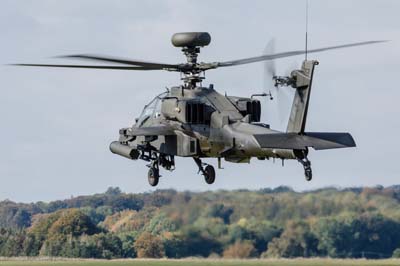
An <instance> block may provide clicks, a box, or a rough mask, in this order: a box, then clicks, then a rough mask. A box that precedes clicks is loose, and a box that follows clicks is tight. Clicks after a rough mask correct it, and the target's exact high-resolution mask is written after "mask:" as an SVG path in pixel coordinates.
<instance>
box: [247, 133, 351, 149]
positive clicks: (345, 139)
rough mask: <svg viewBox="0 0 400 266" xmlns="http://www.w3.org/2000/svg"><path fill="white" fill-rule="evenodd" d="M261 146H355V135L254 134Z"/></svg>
mask: <svg viewBox="0 0 400 266" xmlns="http://www.w3.org/2000/svg"><path fill="white" fill-rule="evenodd" d="M254 137H255V138H256V140H257V141H258V143H259V144H260V146H261V148H271V149H295V150H303V149H305V148H307V147H312V148H314V149H315V150H326V149H338V148H349V147H355V146H356V143H355V142H354V139H353V137H352V136H351V135H350V134H349V133H331V132H329V133H328V132H309V133H304V134H302V135H299V134H297V133H271V134H259V135H254Z"/></svg>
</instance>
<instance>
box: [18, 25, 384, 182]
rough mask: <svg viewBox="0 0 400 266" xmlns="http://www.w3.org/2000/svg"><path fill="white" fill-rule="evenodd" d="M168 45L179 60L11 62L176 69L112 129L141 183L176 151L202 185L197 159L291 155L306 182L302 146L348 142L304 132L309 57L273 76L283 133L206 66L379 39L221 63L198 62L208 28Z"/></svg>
mask: <svg viewBox="0 0 400 266" xmlns="http://www.w3.org/2000/svg"><path fill="white" fill-rule="evenodd" d="M171 42H172V44H173V45H174V46H175V47H177V48H180V49H181V50H182V52H183V54H184V55H185V56H186V63H180V64H166V63H154V62H147V61H140V60H131V59H124V58H116V57H108V56H99V55H91V54H77V55H67V56H62V57H63V58H72V59H81V60H92V61H97V62H108V63H114V64H113V65H71V64H14V65H19V66H37V67H62V68H87V69H112V70H138V71H139V70H140V71H153V70H164V71H171V72H179V73H180V74H181V80H182V81H183V82H182V84H181V85H177V86H174V87H171V88H170V89H167V91H165V92H163V93H160V94H158V95H157V96H156V97H155V98H154V99H153V100H152V101H151V102H150V103H148V104H147V105H145V107H144V109H143V111H142V113H141V114H140V116H139V117H138V118H136V119H135V123H134V125H132V126H129V127H124V128H121V129H120V130H119V139H118V140H116V141H113V142H112V143H111V144H110V150H111V152H112V153H114V154H117V155H120V156H122V157H125V158H128V159H130V160H139V159H141V160H144V161H146V162H148V164H147V166H148V168H149V170H148V176H147V178H148V182H149V184H150V185H151V186H157V184H158V183H159V179H160V177H161V175H160V169H161V167H162V168H164V169H165V170H168V171H173V170H175V157H176V156H179V157H192V158H193V159H194V162H195V163H196V165H197V168H198V171H199V173H201V174H202V175H203V176H204V179H205V182H206V183H207V184H213V183H214V181H215V177H216V172H215V168H214V167H213V166H212V165H211V164H208V163H204V162H203V161H202V159H204V158H216V159H217V163H218V168H219V169H221V168H222V167H221V160H222V159H224V160H225V161H228V162H233V163H249V162H250V160H251V159H252V158H257V159H259V160H265V159H270V158H272V159H276V158H277V159H281V160H282V162H283V161H284V160H297V161H298V162H299V163H300V164H301V165H302V166H303V168H304V175H305V178H306V180H307V181H310V180H311V179H312V169H311V161H310V160H309V159H308V154H309V148H313V149H315V150H326V149H337V148H349V147H355V146H356V144H355V141H354V139H353V137H352V136H351V134H349V133H341V132H308V131H306V121H307V114H308V109H309V102H310V93H311V87H312V81H313V75H314V69H315V67H316V66H317V65H318V64H319V63H318V61H316V60H308V59H307V57H306V59H305V60H304V61H303V63H302V66H301V68H300V69H294V70H293V71H292V72H291V73H290V75H288V76H276V75H274V76H273V77H272V79H273V81H274V86H275V87H288V88H292V89H294V90H295V94H294V98H293V102H292V106H291V111H290V116H289V120H288V124H287V128H286V132H281V131H277V130H273V129H271V128H270V125H268V124H266V123H262V122H261V102H260V100H259V99H256V98H257V96H269V97H270V99H271V100H272V99H273V96H272V95H271V93H262V94H253V95H251V96H250V97H237V96H227V95H226V94H225V95H223V94H221V93H219V92H218V91H217V90H216V89H215V88H214V85H213V84H210V85H209V86H207V87H204V86H202V82H203V81H204V79H205V75H204V73H205V71H208V70H212V69H216V68H220V67H232V66H237V65H243V64H249V63H255V62H262V61H264V62H266V61H272V60H276V59H279V58H285V57H291V56H296V55H302V54H309V53H316V52H323V51H327V50H333V49H342V48H349V47H355V46H361V45H368V44H375V43H380V42H384V41H367V42H358V43H351V44H345V45H338V46H330V47H324V48H318V49H312V50H307V49H306V50H296V51H288V52H281V53H272V54H264V55H261V56H255V57H250V58H244V59H239V60H231V61H222V62H211V63H207V62H198V60H197V59H198V55H199V54H200V48H203V47H205V46H208V45H209V44H210V42H211V36H210V34H209V33H207V32H182V33H175V34H174V35H173V36H172V39H171Z"/></svg>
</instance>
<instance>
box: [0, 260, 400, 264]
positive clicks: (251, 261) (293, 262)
mask: <svg viewBox="0 0 400 266" xmlns="http://www.w3.org/2000/svg"><path fill="white" fill-rule="evenodd" d="M26 265H28V266H47V265H57V266H92V265H93V266H95V265H99V266H128V265H129V266H184V265H185V266H186V265H191V266H217V265H222V266H336V265H340V266H399V265H400V259H397V260H396V259H387V260H365V259H357V260H356V259H344V260H338V259H253V260H225V259H181V260H172V259H160V260H156V259H125V260H94V259H87V260H85V259H22V258H15V259H10V258H2V259H0V266H26Z"/></svg>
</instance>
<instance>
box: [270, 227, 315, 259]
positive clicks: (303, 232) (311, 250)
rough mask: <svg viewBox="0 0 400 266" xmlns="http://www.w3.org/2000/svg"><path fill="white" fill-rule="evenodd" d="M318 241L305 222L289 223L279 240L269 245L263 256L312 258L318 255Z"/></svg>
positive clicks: (274, 240)
mask: <svg viewBox="0 0 400 266" xmlns="http://www.w3.org/2000/svg"><path fill="white" fill-rule="evenodd" d="M317 245H318V239H317V238H316V237H315V236H314V235H313V234H312V233H311V231H310V227H309V225H308V224H307V223H305V222H294V221H289V222H288V223H287V225H286V227H285V230H284V231H283V233H282V235H281V236H280V237H279V238H274V239H273V240H272V241H271V242H269V244H268V249H267V251H266V253H264V254H263V256H266V257H284V258H293V257H311V256H313V255H316V254H318V253H317V252H318V250H317Z"/></svg>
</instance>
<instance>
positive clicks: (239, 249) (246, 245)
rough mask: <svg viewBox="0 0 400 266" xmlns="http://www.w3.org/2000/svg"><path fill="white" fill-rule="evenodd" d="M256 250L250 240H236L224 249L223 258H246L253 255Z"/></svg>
mask: <svg viewBox="0 0 400 266" xmlns="http://www.w3.org/2000/svg"><path fill="white" fill-rule="evenodd" d="M256 253H257V251H256V249H255V248H254V245H253V244H252V243H251V242H250V241H243V242H242V241H237V242H236V243H235V244H233V245H230V246H228V248H227V249H225V250H224V258H238V259H246V258H250V257H254V256H255V255H256Z"/></svg>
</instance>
